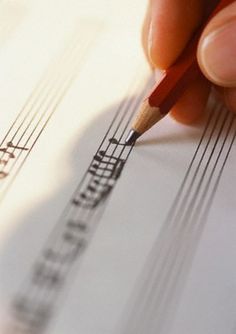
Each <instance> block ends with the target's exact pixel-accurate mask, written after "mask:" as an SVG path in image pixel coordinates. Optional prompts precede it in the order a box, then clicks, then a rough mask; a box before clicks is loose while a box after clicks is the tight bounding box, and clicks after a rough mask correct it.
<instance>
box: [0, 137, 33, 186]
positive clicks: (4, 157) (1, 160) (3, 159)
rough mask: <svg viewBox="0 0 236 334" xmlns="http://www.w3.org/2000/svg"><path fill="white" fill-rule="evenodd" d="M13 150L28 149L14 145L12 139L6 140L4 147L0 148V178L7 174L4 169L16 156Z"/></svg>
mask: <svg viewBox="0 0 236 334" xmlns="http://www.w3.org/2000/svg"><path fill="white" fill-rule="evenodd" d="M11 149H12V150H11ZM15 151H28V148H27V147H24V146H18V145H14V144H13V142H12V141H9V142H7V143H6V145H5V146H4V147H1V148H0V152H2V154H0V180H1V179H4V178H5V177H7V176H8V173H7V172H5V170H4V169H5V168H6V166H7V165H8V164H9V163H10V162H11V161H12V160H14V159H15V158H16V153H15ZM1 166H2V167H1Z"/></svg>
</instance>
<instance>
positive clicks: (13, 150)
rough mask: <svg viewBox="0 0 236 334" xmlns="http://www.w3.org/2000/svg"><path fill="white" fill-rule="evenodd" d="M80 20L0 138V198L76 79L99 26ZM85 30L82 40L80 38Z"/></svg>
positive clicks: (98, 31)
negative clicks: (0, 138)
mask: <svg viewBox="0 0 236 334" xmlns="http://www.w3.org/2000/svg"><path fill="white" fill-rule="evenodd" d="M91 24H92V23H91V22H88V23H86V22H81V23H79V26H78V27H77V29H76V31H75V32H74V34H73V36H72V37H71V39H70V40H69V41H68V42H67V43H66V46H65V48H64V49H63V50H62V52H61V53H60V54H59V55H58V57H57V58H56V59H53V62H52V64H51V65H50V66H49V68H48V70H47V71H46V72H45V73H44V74H43V76H42V78H41V80H40V81H39V83H38V85H37V86H36V87H35V89H34V90H33V92H32V94H31V95H30V97H29V98H28V100H27V101H26V103H25V105H24V106H23V108H22V109H21V110H20V112H19V113H18V115H17V117H16V119H15V120H14V121H13V122H12V125H11V126H10V128H9V130H8V131H7V133H6V134H5V136H4V138H3V139H2V140H1V141H0V199H2V198H3V197H4V195H5V193H6V192H7V190H8V189H9V187H10V186H11V184H12V182H13V181H14V179H15V177H16V176H17V174H18V173H19V171H20V169H21V168H22V167H23V165H24V163H25V161H26V159H27V157H28V156H29V154H30V153H31V151H32V149H33V147H34V145H35V144H36V142H37V141H38V139H39V138H40V136H41V135H42V133H43V131H44V129H45V127H46V126H47V124H48V122H49V121H50V119H51V117H52V116H53V114H54V113H55V111H56V110H57V108H58V106H59V104H60V103H61V101H62V100H63V98H64V96H65V95H66V93H67V92H68V90H69V88H70V87H71V85H72V83H73V82H74V80H75V79H76V77H77V75H78V72H79V70H80V68H81V66H82V64H83V62H84V61H85V58H86V55H87V54H88V52H89V50H90V48H91V46H92V45H93V43H94V41H95V40H96V39H97V38H98V36H99V33H100V31H101V26H100V24H99V23H98V24H97V25H96V24H95V25H94V23H93V29H91ZM84 31H86V40H84V39H83V38H84V37H83V36H84Z"/></svg>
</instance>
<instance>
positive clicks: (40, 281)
mask: <svg viewBox="0 0 236 334" xmlns="http://www.w3.org/2000/svg"><path fill="white" fill-rule="evenodd" d="M32 280H33V282H34V283H35V284H37V285H40V286H42V285H43V286H46V287H48V288H51V287H52V286H54V285H57V284H60V281H61V277H60V272H59V271H58V270H57V269H55V268H53V267H52V266H49V265H47V264H46V263H43V262H42V263H40V264H38V265H37V266H36V268H35V270H34V273H33V279H32Z"/></svg>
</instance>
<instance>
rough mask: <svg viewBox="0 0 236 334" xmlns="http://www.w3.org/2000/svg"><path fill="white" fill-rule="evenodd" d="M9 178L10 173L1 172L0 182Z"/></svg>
mask: <svg viewBox="0 0 236 334" xmlns="http://www.w3.org/2000/svg"><path fill="white" fill-rule="evenodd" d="M7 176H8V173H6V172H3V171H0V180H1V179H4V178H5V177H7Z"/></svg>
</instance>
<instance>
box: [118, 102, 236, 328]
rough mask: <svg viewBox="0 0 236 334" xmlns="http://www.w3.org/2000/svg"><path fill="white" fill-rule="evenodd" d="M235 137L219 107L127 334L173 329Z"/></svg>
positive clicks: (135, 302) (145, 277)
mask: <svg viewBox="0 0 236 334" xmlns="http://www.w3.org/2000/svg"><path fill="white" fill-rule="evenodd" d="M235 137H236V122H235V115H234V114H232V113H231V112H229V111H228V110H226V109H225V108H224V107H222V106H219V107H218V108H213V110H212V112H211V113H210V115H209V118H208V122H207V123H206V127H205V129H204V131H203V135H202V137H201V139H200V142H199V145H198V147H197V149H196V151H195V153H194V156H193V159H192V161H191V163H190V165H189V168H188V170H187V172H186V174H185V177H184V180H183V182H182V184H181V186H180V188H179V191H178V192H177V195H176V197H175V201H174V203H173V205H172V207H171V209H170V211H169V213H168V215H167V218H166V220H165V222H164V223H163V227H162V229H161V231H160V233H159V235H158V237H157V240H156V242H155V244H154V246H153V248H152V251H151V253H150V255H149V257H148V260H147V263H146V266H145V268H144V270H143V273H142V275H141V277H140V279H139V282H138V284H137V286H136V289H135V292H136V293H135V297H134V298H133V299H132V300H131V301H130V303H129V305H128V311H127V312H128V313H129V315H128V317H127V315H125V318H126V321H125V323H126V325H125V327H124V330H123V331H121V332H122V333H129V334H133V333H135V334H139V333H140V334H143V333H150V334H154V333H160V334H162V333H166V331H167V329H168V328H169V326H170V325H171V321H172V319H173V318H174V312H175V310H176V307H177V305H178V301H179V300H180V296H181V289H182V287H183V286H184V283H185V281H186V278H187V275H188V272H189V270H190V267H191V263H192V259H193V257H194V254H195V252H196V249H197V246H198V242H199V240H200V238H201V235H202V232H203V230H204V227H205V225H206V224H207V218H208V215H209V212H210V210H211V206H212V203H213V200H214V196H215V194H216V190H217V187H218V185H219V182H220V179H221V177H222V174H223V170H224V167H225V165H226V162H227V159H228V158H229V155H230V152H231V150H232V147H233V144H234V142H235Z"/></svg>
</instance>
